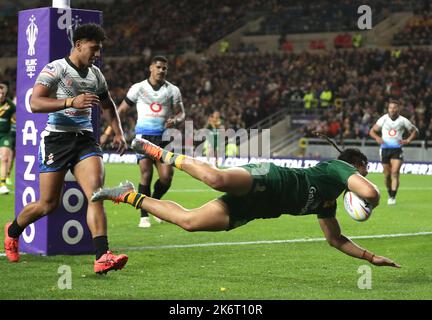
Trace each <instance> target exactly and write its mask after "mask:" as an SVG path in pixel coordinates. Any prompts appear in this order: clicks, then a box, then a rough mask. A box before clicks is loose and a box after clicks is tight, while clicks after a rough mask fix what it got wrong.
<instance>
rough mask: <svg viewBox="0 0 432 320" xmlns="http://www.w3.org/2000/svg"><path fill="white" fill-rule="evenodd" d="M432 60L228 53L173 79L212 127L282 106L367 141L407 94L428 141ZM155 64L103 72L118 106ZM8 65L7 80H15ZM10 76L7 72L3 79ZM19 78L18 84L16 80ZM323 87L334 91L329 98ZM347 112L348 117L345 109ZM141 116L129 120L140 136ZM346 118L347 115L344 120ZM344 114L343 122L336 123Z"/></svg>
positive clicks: (387, 54)
mask: <svg viewBox="0 0 432 320" xmlns="http://www.w3.org/2000/svg"><path fill="white" fill-rule="evenodd" d="M431 66H432V57H431V55H430V51H429V50H427V49H422V48H417V49H414V48H410V49H403V50H393V51H390V50H378V49H376V50H375V49H373V50H337V51H328V52H322V53H319V54H313V53H308V52H302V53H299V54H297V53H291V54H259V53H250V54H233V53H232V54H226V55H217V56H201V58H195V59H193V58H184V57H181V56H177V57H173V58H172V59H171V63H170V69H169V74H168V77H167V79H168V80H169V81H170V82H172V83H174V84H176V85H177V86H178V87H179V88H180V90H181V92H182V95H183V100H184V104H185V108H186V119H187V120H193V121H194V126H195V128H203V127H205V125H206V121H207V118H208V115H209V114H210V113H211V112H212V111H213V110H219V111H220V112H221V115H222V117H223V118H224V119H225V126H226V127H227V128H234V129H235V128H241V127H246V128H248V127H250V126H251V125H253V124H255V123H256V122H257V121H259V120H261V119H263V118H265V117H266V116H269V115H271V114H273V113H275V112H277V111H278V110H280V109H282V108H292V110H293V113H294V111H295V112H297V113H298V112H299V110H300V113H305V114H311V115H317V116H318V118H317V119H318V120H315V121H312V122H311V123H310V124H308V126H307V128H306V129H305V130H306V132H308V131H311V130H315V129H316V128H314V127H318V128H321V127H323V128H324V129H323V130H322V131H323V132H327V133H328V134H329V135H330V136H335V135H336V134H338V132H339V131H338V130H343V134H344V136H345V137H347V138H348V137H352V138H363V137H366V136H367V132H368V130H369V128H370V126H371V125H372V123H373V122H374V121H375V120H376V119H377V118H378V117H379V116H380V115H382V113H383V112H385V110H384V109H385V102H386V100H387V99H388V98H389V97H393V98H397V99H400V100H401V101H402V103H403V105H404V110H403V114H404V115H407V116H408V118H409V119H410V120H411V121H413V123H416V124H417V126H418V127H419V129H420V138H425V137H426V136H429V137H430V136H431V133H432V122H431V108H432V68H431ZM147 70H148V61H146V59H145V58H144V57H142V58H140V59H138V60H133V59H127V58H123V59H107V60H106V61H105V62H104V64H103V68H102V71H103V72H104V74H105V76H106V78H107V79H108V83H109V85H110V88H111V93H112V96H113V98H114V99H115V101H116V103H117V104H119V103H120V102H121V101H122V99H123V98H124V97H125V95H126V92H127V89H128V88H129V87H130V85H132V84H133V83H135V82H139V81H141V80H143V79H145V78H146V77H147ZM14 72H15V71H14V70H8V71H7V75H6V77H9V78H10V79H11V78H12V77H14ZM2 78H3V77H2ZM14 81H15V80H14V78H13V80H12V81H11V82H12V83H14ZM323 92H327V93H328V92H330V94H329V98H327V99H324V98H323V97H324V96H323ZM341 112H343V116H342V115H341V114H340V113H341ZM134 114H135V112H133V111H131V112H130V114H129V117H126V119H124V120H123V122H124V123H125V126H126V129H127V130H126V131H127V132H128V137H129V138H131V137H132V136H133V124H134V118H133V117H134ZM342 118H343V120H342ZM336 119H340V120H336Z"/></svg>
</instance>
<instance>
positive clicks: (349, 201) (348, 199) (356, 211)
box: [344, 191, 372, 221]
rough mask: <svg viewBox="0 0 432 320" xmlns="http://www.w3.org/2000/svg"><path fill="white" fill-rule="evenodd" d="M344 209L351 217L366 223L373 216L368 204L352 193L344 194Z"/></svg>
mask: <svg viewBox="0 0 432 320" xmlns="http://www.w3.org/2000/svg"><path fill="white" fill-rule="evenodd" d="M344 207H345V211H346V212H348V214H349V215H350V217H351V218H353V219H354V220H356V221H366V220H367V219H369V217H370V216H371V214H372V209H371V208H370V207H369V206H368V204H367V203H366V202H365V201H364V200H363V199H362V198H360V197H359V196H358V195H356V194H355V193H354V192H351V191H347V192H345V194H344Z"/></svg>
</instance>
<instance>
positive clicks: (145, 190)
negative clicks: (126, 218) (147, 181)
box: [138, 183, 151, 218]
mask: <svg viewBox="0 0 432 320" xmlns="http://www.w3.org/2000/svg"><path fill="white" fill-rule="evenodd" d="M138 192H139V193H142V194H143V195H146V196H147V197H150V194H151V191H150V186H145V185H143V184H141V183H140V184H139V185H138ZM144 217H148V213H147V211H146V210H144V209H141V218H144Z"/></svg>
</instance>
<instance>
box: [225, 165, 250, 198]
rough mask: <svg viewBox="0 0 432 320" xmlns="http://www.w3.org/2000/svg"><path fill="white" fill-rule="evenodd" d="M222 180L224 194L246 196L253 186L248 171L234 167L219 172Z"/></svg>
mask: <svg viewBox="0 0 432 320" xmlns="http://www.w3.org/2000/svg"><path fill="white" fill-rule="evenodd" d="M220 172H221V174H222V175H223V180H224V192H227V193H230V194H233V195H237V196H242V195H245V194H247V193H248V192H249V191H250V190H251V189H252V185H253V178H252V175H251V174H250V172H249V171H247V170H246V169H244V168H240V167H235V168H228V169H224V170H220Z"/></svg>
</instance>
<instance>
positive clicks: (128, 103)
mask: <svg viewBox="0 0 432 320" xmlns="http://www.w3.org/2000/svg"><path fill="white" fill-rule="evenodd" d="M167 72H168V59H167V58H165V57H163V56H155V57H153V59H152V60H151V62H150V76H149V78H148V79H145V80H144V81H142V82H139V83H135V84H134V85H132V86H131V87H130V89H129V91H128V93H127V94H126V97H125V99H124V100H123V101H122V103H121V104H120V107H119V109H118V112H119V115H120V116H121V115H122V114H123V113H125V112H126V111H127V110H128V109H129V108H130V107H133V106H136V110H137V123H136V126H135V135H136V137H137V138H144V139H147V140H149V141H151V142H152V143H154V144H156V145H158V146H161V147H162V148H163V147H165V146H166V145H167V144H168V143H169V142H170V141H164V140H163V139H162V136H163V134H164V131H165V130H166V129H167V128H172V127H174V126H176V125H178V124H180V123H181V122H183V121H184V119H185V112H184V107H183V102H182V96H181V92H180V90H179V88H178V87H176V86H175V85H173V84H172V83H170V82H168V81H167V80H166V79H165V77H166V75H167ZM138 165H139V169H140V173H141V179H140V183H139V186H138V191H139V192H140V193H142V194H145V195H147V196H150V195H151V196H152V197H153V198H155V199H161V198H162V196H163V195H164V194H165V193H166V192H167V191H168V189H169V188H170V186H171V181H172V178H173V174H174V171H173V168H172V167H171V166H169V165H166V164H163V163H161V162H160V161H155V160H153V159H151V158H149V157H147V156H145V155H138ZM153 165H155V166H156V169H157V171H158V174H159V179H158V180H157V181H156V182H155V183H154V185H153V193H151V183H152V178H153ZM155 220H156V221H157V222H160V219H158V218H157V217H155ZM138 226H139V227H141V228H148V227H150V226H151V223H150V219H149V216H148V212H147V210H145V209H142V210H141V219H140V222H139V224H138Z"/></svg>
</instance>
